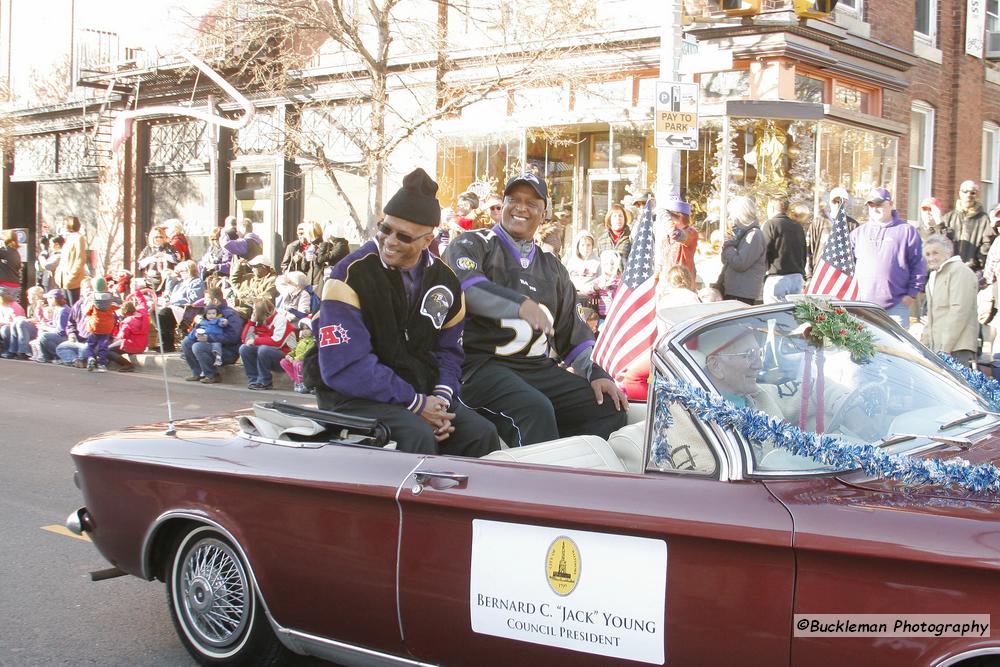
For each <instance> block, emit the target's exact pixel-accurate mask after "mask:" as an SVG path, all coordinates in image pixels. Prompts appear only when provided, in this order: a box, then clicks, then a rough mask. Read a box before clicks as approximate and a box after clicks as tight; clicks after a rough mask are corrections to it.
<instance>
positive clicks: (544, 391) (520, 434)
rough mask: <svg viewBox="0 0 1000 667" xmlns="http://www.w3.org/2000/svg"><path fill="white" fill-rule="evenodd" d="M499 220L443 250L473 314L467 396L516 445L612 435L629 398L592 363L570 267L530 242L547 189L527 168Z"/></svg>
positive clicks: (507, 191)
mask: <svg viewBox="0 0 1000 667" xmlns="http://www.w3.org/2000/svg"><path fill="white" fill-rule="evenodd" d="M503 193H504V200H503V209H502V210H501V212H500V224H499V225H495V226H494V227H493V228H492V229H490V230H476V231H471V232H466V233H465V234H462V235H461V236H459V237H458V239H456V240H455V241H454V242H453V243H452V244H451V245H449V246H448V249H447V250H446V251H445V253H444V259H445V261H446V262H447V263H448V264H449V265H450V266H451V267H452V269H454V271H455V273H456V275H458V278H459V280H461V281H462V288H463V289H464V290H465V298H466V303H467V307H468V311H469V317H468V321H467V322H466V325H465V338H464V339H463V346H464V348H465V363H464V365H463V368H462V372H463V377H464V385H463V389H462V392H463V393H462V400H463V401H464V402H465V403H466V405H469V406H470V407H473V408H475V409H478V410H480V412H481V414H484V415H486V416H487V417H488V418H490V419H491V421H492V422H493V423H494V425H495V426H496V427H497V431H498V432H499V433H500V436H501V437H502V438H503V439H504V441H505V442H506V443H507V444H508V445H509V446H511V447H518V446H521V445H530V444H534V443H537V442H544V441H546V440H554V439H556V438H559V437H566V436H570V435H578V434H592V435H598V436H600V437H603V438H607V437H608V436H609V435H610V434H611V432H612V431H614V430H616V429H618V428H621V427H622V426H623V425H624V424H625V419H626V412H625V408H626V407H627V399H626V397H625V395H624V394H623V393H622V392H621V391H620V390H619V389H618V387H617V386H616V385H615V383H614V382H613V381H612V380H611V378H610V377H609V376H608V374H607V373H606V372H605V371H604V370H603V369H602V368H600V366H598V365H597V364H594V363H593V361H592V360H591V352H592V350H593V347H594V332H593V331H591V329H590V327H588V326H587V323H586V322H584V320H583V319H582V318H581V317H580V315H579V312H578V310H577V308H576V301H577V294H576V290H575V289H574V287H573V282H572V281H571V280H570V276H569V273H568V271H567V270H566V267H565V266H563V264H562V262H560V261H559V258H558V257H556V256H555V255H553V254H552V253H548V252H544V251H543V250H541V248H539V247H538V245H536V244H535V242H534V237H535V232H536V231H537V230H538V228H539V226H540V225H541V224H542V221H543V220H544V219H545V212H546V209H547V208H548V188H547V187H546V185H545V181H543V180H542V179H541V178H539V177H538V176H537V175H536V174H533V173H531V172H526V173H523V174H520V175H518V176H515V177H514V178H512V179H510V180H509V181H507V184H506V186H505V187H504V191H503Z"/></svg>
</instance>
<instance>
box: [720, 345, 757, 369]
mask: <svg viewBox="0 0 1000 667" xmlns="http://www.w3.org/2000/svg"><path fill="white" fill-rule="evenodd" d="M714 354H715V355H716V356H719V357H738V358H740V359H742V360H743V361H744V362H746V363H747V364H748V365H749V364H752V363H753V362H754V360H758V361H764V348H762V347H752V348H750V349H749V350H746V351H744V352H715V353H714Z"/></svg>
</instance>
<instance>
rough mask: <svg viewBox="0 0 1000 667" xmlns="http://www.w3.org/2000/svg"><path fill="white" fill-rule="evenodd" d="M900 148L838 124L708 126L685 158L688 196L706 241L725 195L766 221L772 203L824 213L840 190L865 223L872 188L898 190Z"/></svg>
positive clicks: (732, 121)
mask: <svg viewBox="0 0 1000 667" xmlns="http://www.w3.org/2000/svg"><path fill="white" fill-rule="evenodd" d="M724 122H728V123H729V141H728V145H726V141H725V133H724V132H723V129H724V127H723V123H724ZM896 143H897V141H896V139H895V138H894V137H891V136H889V135H886V134H882V133H879V132H873V131H869V130H862V129H860V128H853V127H849V126H846V125H842V124H840V123H835V122H831V121H821V122H819V123H816V122H813V121H789V120H778V119H766V118H729V119H720V118H706V119H704V120H702V123H701V128H700V141H699V148H698V150H697V151H683V152H682V153H681V194H682V195H683V196H684V197H685V199H687V201H689V202H691V207H692V217H693V220H694V222H695V224H696V225H697V226H698V227H699V228H700V229H702V230H703V231H704V232H705V233H706V235H707V234H708V233H710V232H711V231H714V230H715V229H718V224H719V220H720V218H721V217H722V216H721V215H720V210H719V209H720V205H721V202H722V199H723V196H722V194H723V189H725V190H726V198H727V199H728V198H732V197H735V196H738V195H746V196H751V197H753V198H754V199H755V200H756V201H757V203H758V205H759V207H760V209H761V210H760V213H761V215H762V216H763V215H764V207H765V206H766V204H767V200H768V198H769V197H771V196H784V197H788V198H789V199H791V200H792V201H793V202H798V203H802V204H805V205H806V206H807V207H808V208H809V209H812V210H815V209H816V206H817V205H818V206H819V207H820V209H821V210H822V209H823V208H824V207H825V206H826V200H827V194H828V193H829V191H830V189H831V188H833V187H835V186H838V185H840V186H843V187H845V188H847V190H848V192H850V193H851V195H852V198H853V201H852V205H853V208H852V210H851V215H852V216H854V217H859V216H863V214H864V210H863V209H864V201H865V196H866V195H867V194H868V191H869V190H871V188H873V187H876V186H885V187H887V188H889V189H890V190H893V189H894V187H895V183H896ZM817 153H818V154H817ZM724 163H725V171H726V172H727V176H728V178H727V180H726V181H724V179H723V171H724V168H723V166H724ZM817 163H818V164H819V172H818V173H817Z"/></svg>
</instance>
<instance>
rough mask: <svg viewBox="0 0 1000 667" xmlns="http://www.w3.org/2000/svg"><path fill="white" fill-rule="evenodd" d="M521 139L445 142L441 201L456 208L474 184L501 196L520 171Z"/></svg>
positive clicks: (440, 164)
mask: <svg viewBox="0 0 1000 667" xmlns="http://www.w3.org/2000/svg"><path fill="white" fill-rule="evenodd" d="M521 141H522V140H521V137H510V138H507V139H489V140H480V141H471V142H469V143H459V142H457V141H455V142H445V143H444V145H442V147H441V148H440V150H439V152H438V169H437V181H438V200H439V201H440V202H441V206H442V207H450V208H454V206H455V202H456V200H457V199H458V195H460V194H462V193H463V192H465V191H466V190H468V189H469V187H470V186H471V185H473V184H477V185H478V186H479V187H478V188H477V189H485V190H486V191H487V192H488V191H491V190H492V191H493V192H499V191H501V190H502V189H503V184H504V183H505V182H506V180H507V178H509V176H510V175H513V174H514V173H515V172H517V171H520V170H521V168H522V167H523V164H522V162H521Z"/></svg>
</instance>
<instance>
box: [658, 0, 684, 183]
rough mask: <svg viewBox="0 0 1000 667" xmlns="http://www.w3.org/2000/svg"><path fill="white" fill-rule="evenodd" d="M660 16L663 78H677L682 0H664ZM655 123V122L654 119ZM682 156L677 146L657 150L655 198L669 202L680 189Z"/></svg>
mask: <svg viewBox="0 0 1000 667" xmlns="http://www.w3.org/2000/svg"><path fill="white" fill-rule="evenodd" d="M659 4H660V7H661V8H662V9H661V11H662V16H661V19H660V30H661V33H660V80H661V81H676V80H677V70H678V69H679V68H680V54H681V40H682V34H681V12H680V0H664V1H663V2H661V3H659ZM654 124H655V121H654ZM680 182H681V157H680V153H679V152H678V151H677V149H676V148H660V149H658V150H657V152H656V200H657V201H659V202H663V201H666V200H667V198H668V197H670V196H671V195H673V194H676V193H678V192H680Z"/></svg>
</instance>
